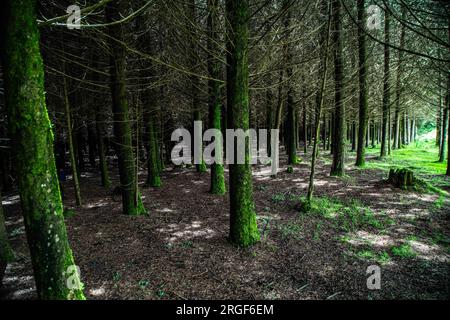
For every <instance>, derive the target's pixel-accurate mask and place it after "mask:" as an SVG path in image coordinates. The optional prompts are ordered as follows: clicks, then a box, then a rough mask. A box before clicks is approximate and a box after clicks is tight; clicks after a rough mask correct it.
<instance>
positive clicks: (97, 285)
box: [0, 145, 450, 299]
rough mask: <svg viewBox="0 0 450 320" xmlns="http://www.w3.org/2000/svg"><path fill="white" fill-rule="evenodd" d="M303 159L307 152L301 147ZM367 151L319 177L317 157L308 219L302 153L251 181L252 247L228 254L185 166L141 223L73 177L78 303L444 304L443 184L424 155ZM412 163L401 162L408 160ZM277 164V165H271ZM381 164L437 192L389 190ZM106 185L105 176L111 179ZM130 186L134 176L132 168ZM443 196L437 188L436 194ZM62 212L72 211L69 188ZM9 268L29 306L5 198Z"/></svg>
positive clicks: (167, 181)
mask: <svg viewBox="0 0 450 320" xmlns="http://www.w3.org/2000/svg"><path fill="white" fill-rule="evenodd" d="M309 152H310V151H309ZM377 152H378V149H369V150H368V158H369V160H368V164H367V166H366V168H364V169H357V168H355V167H354V166H353V163H354V156H355V155H354V153H349V154H348V159H347V160H348V161H347V162H348V166H347V171H346V176H345V177H343V178H335V177H330V176H329V169H330V163H331V158H330V156H329V152H322V153H321V155H320V158H319V160H318V168H317V175H316V180H315V185H316V189H315V190H316V192H315V196H316V198H315V199H316V200H315V201H314V203H313V210H312V211H311V212H310V213H308V214H302V213H299V212H298V211H297V210H296V205H297V204H298V202H299V200H300V199H301V197H302V196H304V195H305V194H306V190H307V186H308V178H309V167H310V159H309V156H305V157H303V155H302V154H301V153H299V156H301V157H302V160H303V161H302V162H301V163H300V164H299V165H296V166H295V167H294V173H292V174H289V173H287V172H286V166H285V165H284V166H282V167H281V168H280V172H279V174H278V176H277V177H276V178H271V177H269V176H267V175H264V174H261V172H259V173H258V172H255V175H254V198H255V204H256V211H257V216H258V225H259V228H260V232H261V242H260V243H258V244H257V245H255V246H253V247H251V248H249V249H239V248H236V247H234V246H232V245H231V244H229V243H228V242H227V235H228V226H229V202H228V196H226V195H225V196H214V195H211V194H209V193H208V188H209V174H199V173H196V172H195V169H194V168H183V169H175V170H172V169H171V168H168V169H166V170H165V171H164V173H163V174H162V182H163V185H162V187H161V188H160V189H152V188H145V187H144V186H143V185H142V194H143V196H144V203H145V205H146V207H147V208H148V210H149V215H148V216H140V217H129V216H124V215H122V214H121V203H120V202H114V201H113V200H112V195H111V190H105V189H104V188H102V187H100V186H99V182H100V181H99V177H98V176H97V175H96V174H93V173H89V172H85V173H83V176H82V184H81V190H82V194H83V202H84V204H83V206H82V207H81V208H74V214H73V215H72V216H70V217H67V218H66V222H67V229H68V234H69V239H70V244H71V247H72V250H73V253H74V257H75V261H76V263H77V264H78V265H79V266H80V268H81V277H82V281H83V283H84V285H85V293H86V296H87V298H88V299H449V298H450V295H449V289H450V286H449V284H450V281H449V279H450V277H449V275H450V268H449V261H450V249H449V245H450V240H449V239H450V228H449V213H450V210H449V209H450V204H449V197H448V193H447V192H449V191H450V188H449V185H450V180H449V179H448V177H445V176H444V175H443V174H444V173H445V164H436V163H435V162H434V161H435V158H436V154H437V152H436V150H435V148H432V147H430V145H416V146H413V147H409V148H407V149H404V150H400V151H394V152H393V155H392V156H391V157H389V158H388V159H387V160H384V161H381V160H378V159H377V158H376V154H377ZM412 156H413V157H412ZM280 163H281V164H284V163H285V161H284V159H281V161H280ZM392 165H402V166H408V167H412V168H413V169H414V170H415V172H416V174H417V175H418V176H419V177H421V178H423V179H425V180H427V181H429V182H430V183H431V184H432V185H434V186H437V187H439V188H441V190H442V191H440V192H436V190H435V189H433V190H429V191H428V192H427V191H421V192H419V191H408V190H402V189H396V188H394V187H392V186H391V185H389V184H387V183H386V182H385V179H386V178H387V171H386V170H388V169H389V168H390V167H391V166H392ZM117 180H118V177H117V176H116V177H115V182H116V183H117ZM140 180H141V181H144V180H145V172H144V171H143V172H142V174H141V176H140ZM444 190H445V191H444ZM65 191H66V195H67V199H66V201H65V205H66V207H72V206H73V205H74V202H73V199H72V197H71V196H70V195H72V194H73V193H72V192H73V189H72V186H71V181H68V182H66V183H65ZM3 200H4V202H3V203H4V207H5V211H6V221H7V228H8V231H9V233H10V238H11V242H12V244H13V247H14V250H15V252H16V255H17V261H16V262H15V263H13V264H11V265H10V266H9V267H8V269H7V272H6V275H5V279H4V285H5V287H4V288H3V289H2V292H1V293H0V295H2V296H3V299H25V298H27V299H29V298H35V288H34V283H33V278H32V269H31V263H30V259H29V253H28V249H27V245H26V238H25V234H24V227H23V219H22V217H21V215H20V205H19V199H18V196H17V195H16V194H12V195H5V196H4V199H3ZM371 265H378V266H379V267H380V268H381V289H380V290H369V289H368V288H367V278H368V275H367V274H366V270H367V268H368V266H371Z"/></svg>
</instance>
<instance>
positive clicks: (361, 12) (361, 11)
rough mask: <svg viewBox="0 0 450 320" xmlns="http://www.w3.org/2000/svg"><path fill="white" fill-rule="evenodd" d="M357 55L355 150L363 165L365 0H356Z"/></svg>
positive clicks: (358, 163) (365, 122) (365, 102)
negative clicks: (357, 116) (357, 83)
mask: <svg viewBox="0 0 450 320" xmlns="http://www.w3.org/2000/svg"><path fill="white" fill-rule="evenodd" d="M357 7H358V23H359V24H360V25H359V27H358V57H359V61H358V63H359V74H358V76H359V127H358V147H357V151H356V166H358V167H363V166H364V165H365V162H366V160H365V153H366V148H365V140H366V135H367V122H368V117H369V115H368V110H367V84H366V83H367V80H366V78H367V75H366V73H367V63H366V59H367V58H366V34H365V30H364V26H365V23H366V19H365V18H366V15H365V11H366V8H365V0H358V2H357Z"/></svg>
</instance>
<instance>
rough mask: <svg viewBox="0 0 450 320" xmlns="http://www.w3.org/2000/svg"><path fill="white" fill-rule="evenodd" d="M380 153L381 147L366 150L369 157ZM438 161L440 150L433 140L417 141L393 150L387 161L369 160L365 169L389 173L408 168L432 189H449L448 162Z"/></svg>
mask: <svg viewBox="0 0 450 320" xmlns="http://www.w3.org/2000/svg"><path fill="white" fill-rule="evenodd" d="M379 153H380V148H379V147H376V148H369V149H366V154H367V155H379ZM438 159H439V148H438V147H436V145H435V142H434V141H433V140H425V141H417V142H415V143H413V144H410V145H408V146H405V147H404V148H401V149H398V150H392V151H391V155H390V156H387V157H386V158H385V159H375V160H373V159H372V160H368V161H367V162H366V166H365V167H364V168H363V169H380V170H384V171H389V169H390V168H392V167H402V168H408V169H411V170H412V171H414V173H415V174H416V175H418V176H420V178H421V179H423V180H424V181H425V182H427V183H429V184H431V186H432V187H438V188H441V187H448V186H450V182H449V181H448V179H446V177H445V173H446V170H447V162H438ZM428 189H430V187H428ZM431 189H432V188H431ZM431 191H433V192H436V190H431Z"/></svg>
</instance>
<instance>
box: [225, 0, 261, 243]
mask: <svg viewBox="0 0 450 320" xmlns="http://www.w3.org/2000/svg"><path fill="white" fill-rule="evenodd" d="M226 9H227V18H228V21H229V24H228V28H229V29H228V34H229V41H228V43H227V49H228V54H227V62H228V63H227V95H228V110H227V112H228V126H229V127H230V128H232V129H237V128H239V129H243V130H244V131H246V130H247V129H248V128H249V105H248V36H249V32H248V19H249V3H248V1H247V0H235V1H233V0H227V1H226ZM235 154H236V153H235ZM249 159H250V155H249V147H248V139H247V141H246V152H245V160H246V161H245V164H230V166H229V168H230V241H231V242H232V243H234V244H236V245H239V246H242V247H247V246H250V245H252V244H254V243H256V242H257V241H259V239H260V235H259V231H258V227H257V224H256V214H255V205H254V202H253V186H252V172H251V166H250V162H249Z"/></svg>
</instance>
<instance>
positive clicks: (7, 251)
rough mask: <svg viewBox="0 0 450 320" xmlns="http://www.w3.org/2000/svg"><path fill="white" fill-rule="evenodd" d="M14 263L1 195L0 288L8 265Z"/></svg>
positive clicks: (0, 196)
mask: <svg viewBox="0 0 450 320" xmlns="http://www.w3.org/2000/svg"><path fill="white" fill-rule="evenodd" d="M12 261H14V253H13V251H12V249H11V246H10V244H9V241H8V233H7V232H6V226H5V216H4V214H3V206H2V194H1V193H0V287H1V286H2V280H3V275H4V274H5V269H6V266H7V265H8V263H10V262H12Z"/></svg>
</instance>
